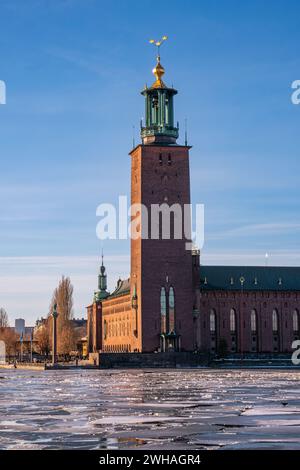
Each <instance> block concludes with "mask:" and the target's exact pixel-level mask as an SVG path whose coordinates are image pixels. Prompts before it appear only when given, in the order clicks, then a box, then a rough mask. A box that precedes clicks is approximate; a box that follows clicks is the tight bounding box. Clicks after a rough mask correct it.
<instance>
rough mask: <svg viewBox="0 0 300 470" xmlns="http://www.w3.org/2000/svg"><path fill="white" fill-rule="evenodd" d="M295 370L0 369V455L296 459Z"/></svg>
mask: <svg viewBox="0 0 300 470" xmlns="http://www.w3.org/2000/svg"><path fill="white" fill-rule="evenodd" d="M299 380H300V370H299V372H298V371H292V370H291V371H286V372H285V371H278V370H277V371H274V370H265V371H261V370H252V371H250V370H249V371H245V370H244V371H241V370H240V371H238V370H235V371H229V370H218V371H217V370H199V369H198V370H158V371H157V370H115V371H108V370H105V371H97V370H90V371H88V370H69V371H47V372H42V371H25V370H23V371H21V370H5V369H2V370H1V369H0V449H73V448H78V449H133V448H137V449H159V448H161V449H196V450H197V449H219V448H223V449H224V448H225V449H245V448H247V449H249V448H250V449H252V448H253V449H254V448H260V449H300V381H299Z"/></svg>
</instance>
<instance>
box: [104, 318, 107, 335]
mask: <svg viewBox="0 0 300 470" xmlns="http://www.w3.org/2000/svg"><path fill="white" fill-rule="evenodd" d="M106 338H107V321H106V320H104V339H106Z"/></svg>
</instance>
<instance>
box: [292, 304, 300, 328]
mask: <svg viewBox="0 0 300 470" xmlns="http://www.w3.org/2000/svg"><path fill="white" fill-rule="evenodd" d="M293 331H295V332H298V331H299V312H298V310H297V309H295V310H294V311H293Z"/></svg>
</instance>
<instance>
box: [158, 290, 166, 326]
mask: <svg viewBox="0 0 300 470" xmlns="http://www.w3.org/2000/svg"><path fill="white" fill-rule="evenodd" d="M166 323H167V296H166V289H165V288H164V287H162V288H161V290H160V325H161V333H166V332H167V331H166V329H167V324H166Z"/></svg>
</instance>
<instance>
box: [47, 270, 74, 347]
mask: <svg viewBox="0 0 300 470" xmlns="http://www.w3.org/2000/svg"><path fill="white" fill-rule="evenodd" d="M73 291H74V289H73V285H72V283H71V280H70V278H69V277H64V276H63V277H62V278H61V280H60V282H59V285H58V287H57V288H56V289H55V291H54V293H53V297H52V302H51V306H50V314H51V312H52V309H53V306H54V304H56V305H57V311H58V319H57V339H58V341H57V346H58V347H57V351H58V354H64V355H66V354H70V352H71V351H73V350H74V349H75V347H76V337H75V333H74V327H73V324H72V319H73ZM51 330H52V322H51Z"/></svg>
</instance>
